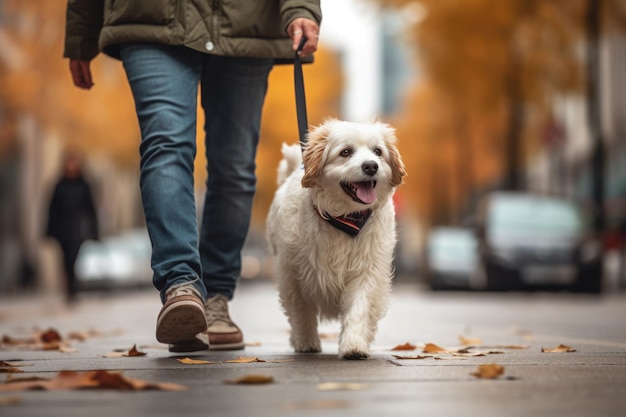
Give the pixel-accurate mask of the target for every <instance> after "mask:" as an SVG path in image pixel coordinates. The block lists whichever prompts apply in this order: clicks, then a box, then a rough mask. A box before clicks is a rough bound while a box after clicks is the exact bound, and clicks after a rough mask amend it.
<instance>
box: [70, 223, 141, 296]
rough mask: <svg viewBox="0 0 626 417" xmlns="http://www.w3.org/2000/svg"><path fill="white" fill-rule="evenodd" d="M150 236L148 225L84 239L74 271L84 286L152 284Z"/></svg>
mask: <svg viewBox="0 0 626 417" xmlns="http://www.w3.org/2000/svg"><path fill="white" fill-rule="evenodd" d="M151 253H152V248H151V246H150V238H149V237H148V232H147V231H146V230H145V229H133V230H128V231H126V232H124V233H122V234H120V235H117V236H107V237H104V238H102V239H100V240H99V241H93V240H88V241H86V242H84V243H83V245H82V246H81V248H80V250H79V252H78V258H77V259H76V265H75V271H76V276H77V278H78V285H79V287H80V288H81V289H114V288H124V287H142V286H150V285H152V269H151V268H150V254H151Z"/></svg>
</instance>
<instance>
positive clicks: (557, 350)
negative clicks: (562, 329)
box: [541, 345, 576, 353]
mask: <svg viewBox="0 0 626 417" xmlns="http://www.w3.org/2000/svg"><path fill="white" fill-rule="evenodd" d="M541 351H542V352H545V353H565V352H576V349H572V348H571V347H569V346H567V345H558V346H557V347H555V348H544V347H542V348H541Z"/></svg>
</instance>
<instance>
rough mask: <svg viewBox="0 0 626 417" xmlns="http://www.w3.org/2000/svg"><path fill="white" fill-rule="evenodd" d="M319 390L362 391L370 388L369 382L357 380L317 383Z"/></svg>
mask: <svg viewBox="0 0 626 417" xmlns="http://www.w3.org/2000/svg"><path fill="white" fill-rule="evenodd" d="M316 388H317V390H318V391H360V390H364V389H367V388H369V385H368V384H359V383H356V382H325V383H322V384H317V387H316Z"/></svg>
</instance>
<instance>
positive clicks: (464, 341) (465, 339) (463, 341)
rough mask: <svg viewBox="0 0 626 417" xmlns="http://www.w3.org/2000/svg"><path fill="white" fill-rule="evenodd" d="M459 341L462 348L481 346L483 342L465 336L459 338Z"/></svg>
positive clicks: (476, 338)
mask: <svg viewBox="0 0 626 417" xmlns="http://www.w3.org/2000/svg"><path fill="white" fill-rule="evenodd" d="M459 340H460V341H461V344H462V345H464V346H471V345H474V346H476V345H482V343H483V341H482V339H480V338H479V337H465V336H462V335H461V336H459Z"/></svg>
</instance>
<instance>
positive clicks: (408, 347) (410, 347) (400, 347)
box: [391, 342, 417, 350]
mask: <svg viewBox="0 0 626 417" xmlns="http://www.w3.org/2000/svg"><path fill="white" fill-rule="evenodd" d="M415 349H417V346H415V345H412V344H410V343H409V342H407V343H405V344H403V345H397V346H395V347H393V348H391V350H415Z"/></svg>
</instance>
